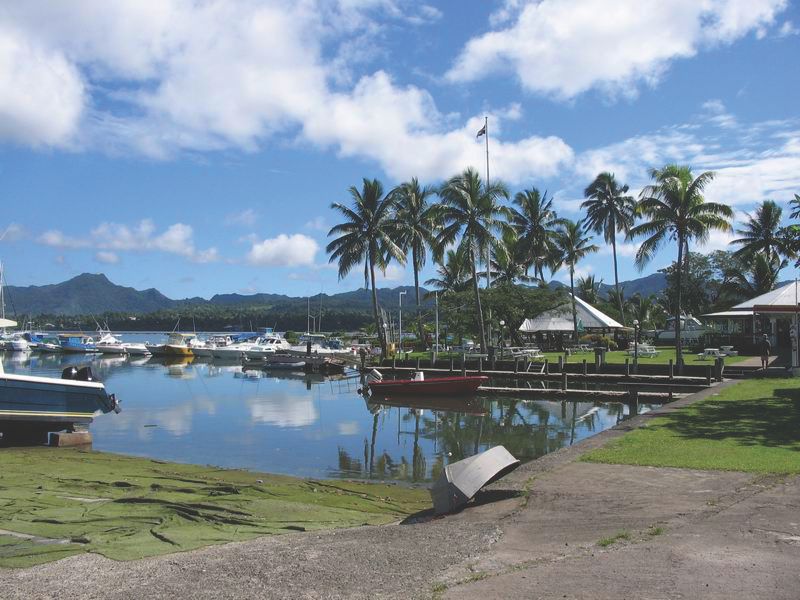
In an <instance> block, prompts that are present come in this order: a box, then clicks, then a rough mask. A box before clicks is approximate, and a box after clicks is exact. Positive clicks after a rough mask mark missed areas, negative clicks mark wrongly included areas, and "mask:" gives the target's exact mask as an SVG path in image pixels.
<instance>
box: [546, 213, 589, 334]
mask: <svg viewBox="0 0 800 600" xmlns="http://www.w3.org/2000/svg"><path fill="white" fill-rule="evenodd" d="M584 228H585V225H584V223H583V222H582V221H577V222H575V221H566V222H565V223H564V224H563V225H561V227H560V228H559V229H558V230H557V231H556V237H555V247H556V250H557V252H558V256H559V257H560V258H559V263H560V264H565V265H567V266H568V267H569V291H570V294H571V296H572V327H573V334H574V339H575V340H577V339H578V312H577V309H576V308H575V266H576V265H577V264H578V262H580V261H581V260H582V259H584V258H585V257H587V256H588V255H589V254H591V253H593V252H597V251H598V250H599V248H598V247H597V246H595V245H594V244H590V243H589V242H590V241H591V238H589V237H588V236H585V235H584V233H585V230H584ZM560 264H559V266H560Z"/></svg>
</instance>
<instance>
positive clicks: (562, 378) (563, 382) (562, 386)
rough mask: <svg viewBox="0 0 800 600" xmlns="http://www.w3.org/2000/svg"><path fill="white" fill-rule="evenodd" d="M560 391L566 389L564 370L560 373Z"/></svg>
mask: <svg viewBox="0 0 800 600" xmlns="http://www.w3.org/2000/svg"><path fill="white" fill-rule="evenodd" d="M561 389H562V390H565V391H566V389H567V371H566V369H564V370H563V371H561Z"/></svg>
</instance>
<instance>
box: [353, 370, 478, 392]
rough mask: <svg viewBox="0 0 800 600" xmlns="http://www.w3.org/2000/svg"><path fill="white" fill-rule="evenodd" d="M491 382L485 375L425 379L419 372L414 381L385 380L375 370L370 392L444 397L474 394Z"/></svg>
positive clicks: (370, 380) (371, 374)
mask: <svg viewBox="0 0 800 600" xmlns="http://www.w3.org/2000/svg"><path fill="white" fill-rule="evenodd" d="M487 381H489V378H488V377H486V376H485V375H467V376H462V375H457V376H454V377H431V378H429V379H425V375H424V373H423V372H422V371H417V372H416V373H415V374H414V378H413V379H383V376H382V375H381V374H380V373H379V372H378V371H375V370H373V371H372V373H370V377H369V383H368V385H369V390H370V392H372V393H373V394H380V395H382V396H402V395H411V394H413V395H418V396H420V395H424V396H443V395H452V394H461V395H465V394H474V393H475V392H476V391H477V390H478V388H479V387H480V386H481V385H483V384H484V383H486V382H487Z"/></svg>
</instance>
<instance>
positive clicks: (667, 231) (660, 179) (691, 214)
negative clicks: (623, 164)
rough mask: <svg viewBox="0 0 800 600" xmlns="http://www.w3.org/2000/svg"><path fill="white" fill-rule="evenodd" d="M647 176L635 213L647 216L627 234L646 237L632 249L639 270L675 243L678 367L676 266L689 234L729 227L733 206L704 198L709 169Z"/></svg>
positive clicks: (699, 236)
mask: <svg viewBox="0 0 800 600" xmlns="http://www.w3.org/2000/svg"><path fill="white" fill-rule="evenodd" d="M650 176H651V177H652V178H653V180H654V183H653V184H652V185H648V186H646V187H645V188H644V189H643V190H642V192H641V194H640V200H639V204H638V206H637V214H638V215H640V216H642V217H645V218H647V219H649V220H647V221H645V222H643V223H640V224H639V225H637V226H635V227H633V228H631V230H630V232H629V234H628V236H629V237H630V238H636V237H645V238H646V239H645V240H644V242H642V244H641V245H640V246H639V250H637V252H636V266H637V267H638V268H639V269H640V270H641V269H643V268H644V266H645V265H646V264H647V263H648V262H650V260H652V258H653V257H654V256H655V253H656V251H657V250H658V249H659V248H660V247H661V245H662V244H663V243H664V242H665V241H667V240H673V239H674V240H676V241H677V243H678V262H677V265H678V269H677V287H678V289H677V294H676V296H677V301H676V304H675V354H676V360H677V363H678V365H679V368H682V365H683V360H682V355H681V351H682V344H681V332H680V327H681V325H680V319H681V285H682V282H681V273H682V270H681V268H680V266H681V265H682V264H684V254H683V253H684V250H685V249H686V245H687V242H688V240H689V239H690V238H692V239H695V240H697V241H698V242H700V243H702V242H705V240H706V239H708V234H709V232H710V231H711V230H712V229H716V230H719V231H730V230H731V225H730V222H729V221H728V219H730V218H731V217H733V210H732V209H731V207H730V206H727V205H725V204H718V203H715V202H706V201H705V198H704V197H703V190H704V189H705V187H706V186H707V185H708V184H709V183H710V182H711V181H712V180H713V179H714V173H712V172H711V171H706V172H704V173H701V174H700V175H698V176H697V177H696V178H695V177H694V176H693V175H692V171H691V169H690V168H689V167H679V166H677V165H667V166H666V167H664V168H663V169H660V170H659V169H652V170H651V171H650Z"/></svg>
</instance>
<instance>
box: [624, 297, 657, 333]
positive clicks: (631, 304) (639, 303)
mask: <svg viewBox="0 0 800 600" xmlns="http://www.w3.org/2000/svg"><path fill="white" fill-rule="evenodd" d="M626 307H627V309H628V312H629V313H630V314H631V316H632V317H633V318H634V319H635V320H637V321H639V324H640V325H641V327H642V328H644V327H646V326H647V325H651V326H652V325H653V315H654V314H655V313H656V312H657V311H658V310H659V307H658V305H657V304H656V299H655V296H653V295H650V296H642V295H641V294H634V295H633V296H632V297H631V299H630V300H628V302H627V303H626ZM640 331H641V330H640Z"/></svg>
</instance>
